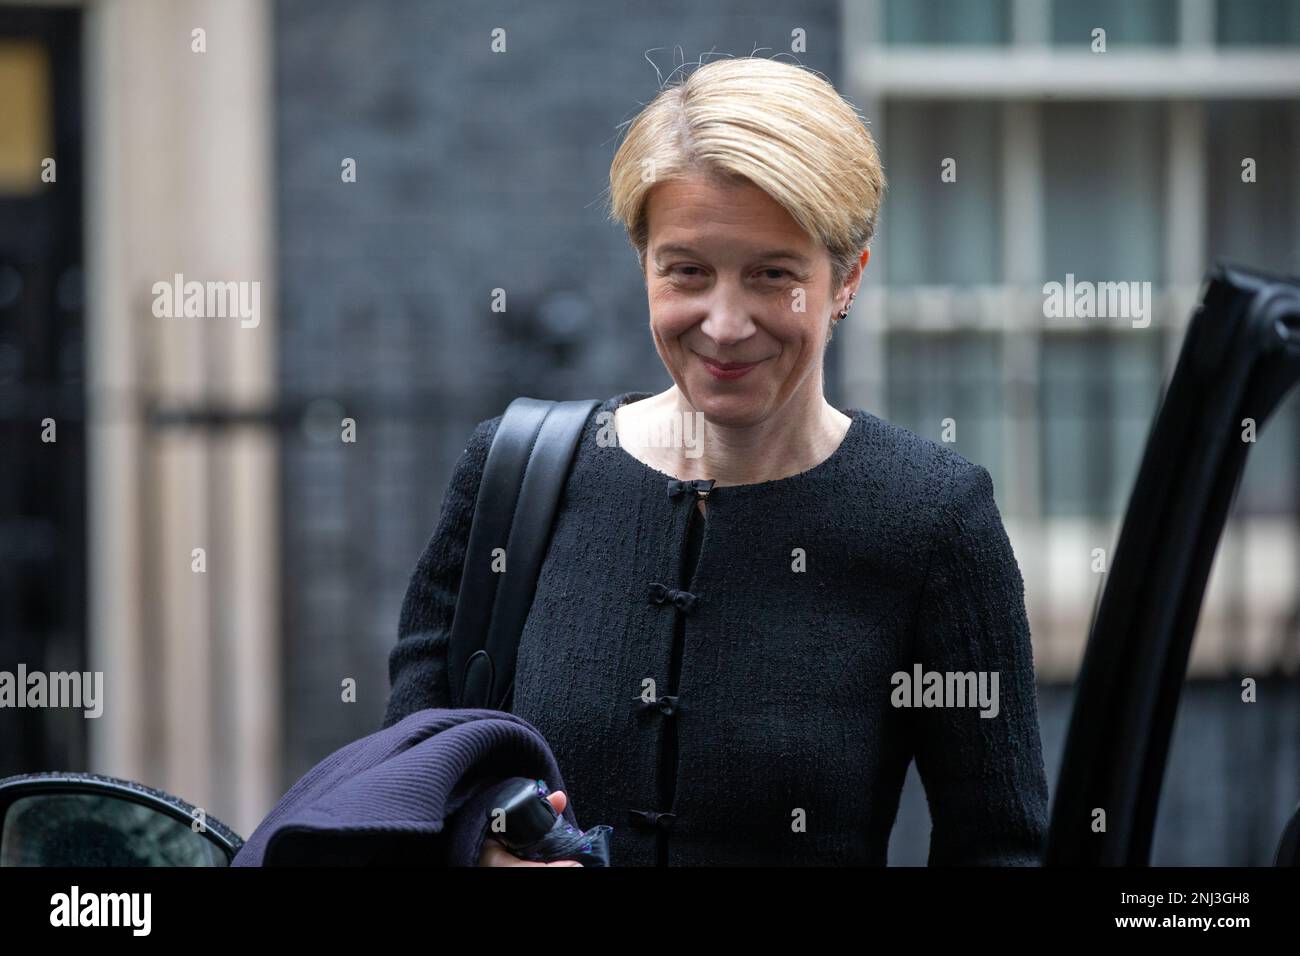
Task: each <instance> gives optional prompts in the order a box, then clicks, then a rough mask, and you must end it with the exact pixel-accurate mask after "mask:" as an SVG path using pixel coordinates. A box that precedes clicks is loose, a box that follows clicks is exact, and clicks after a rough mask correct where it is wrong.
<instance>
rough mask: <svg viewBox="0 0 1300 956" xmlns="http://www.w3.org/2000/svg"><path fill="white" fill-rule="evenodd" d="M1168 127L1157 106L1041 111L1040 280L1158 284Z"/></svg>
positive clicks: (1161, 280)
mask: <svg viewBox="0 0 1300 956" xmlns="http://www.w3.org/2000/svg"><path fill="white" fill-rule="evenodd" d="M1165 126H1166V113H1165V110H1164V107H1163V106H1162V105H1160V104H1156V103H1139V102H1133V103H1056V104H1051V105H1049V106H1047V107H1046V108H1045V109H1044V111H1043V175H1044V179H1045V182H1044V205H1043V215H1044V217H1045V222H1044V223H1043V232H1044V237H1045V250H1044V251H1045V254H1044V257H1043V262H1044V265H1045V268H1046V275H1045V276H1044V281H1056V282H1064V281H1065V276H1066V275H1067V274H1068V273H1073V274H1074V277H1075V280H1076V281H1078V280H1085V279H1086V280H1088V281H1091V282H1116V281H1132V282H1151V283H1152V284H1153V285H1154V286H1156V287H1159V286H1161V285H1163V283H1164V221H1165V179H1166V177H1165V140H1166V135H1167V134H1166V130H1165Z"/></svg>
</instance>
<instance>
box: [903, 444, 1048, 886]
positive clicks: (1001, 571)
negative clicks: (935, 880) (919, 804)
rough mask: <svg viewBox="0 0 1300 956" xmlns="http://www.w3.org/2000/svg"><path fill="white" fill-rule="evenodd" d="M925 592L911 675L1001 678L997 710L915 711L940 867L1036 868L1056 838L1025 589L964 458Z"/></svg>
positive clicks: (980, 473) (986, 481)
mask: <svg viewBox="0 0 1300 956" xmlns="http://www.w3.org/2000/svg"><path fill="white" fill-rule="evenodd" d="M954 468H955V469H956V473H955V475H954V477H953V478H952V482H951V491H950V493H949V494H947V495H946V496H945V499H946V500H945V502H944V504H943V505H942V506H941V507H940V509H939V512H938V513H939V522H938V526H937V528H936V529H935V532H934V538H933V539H932V543H931V545H930V547H931V552H930V556H929V569H928V572H927V574H926V578H925V582H924V584H923V586H922V592H921V599H920V607H919V612H918V616H917V630H916V632H915V636H914V640H915V643H914V645H913V652H914V653H913V657H912V662H911V664H912V666H913V671H914V673H915V666H914V665H915V664H916V663H919V664H920V665H921V668H922V672H923V673H926V672H930V671H937V672H939V673H941V674H944V675H945V677H946V675H947V674H948V673H950V672H962V673H966V672H974V673H975V674H976V676H978V675H980V674H981V673H983V674H985V675H988V676H987V678H986V680H987V683H986V687H988V688H989V689H990V690H991V689H992V687H993V686H994V685H993V683H992V677H991V675H993V674H996V675H997V685H996V687H997V693H996V696H995V697H994V695H992V694H990V695H989V697H990V698H992V699H994V700H996V701H997V707H996V715H994V716H987V717H986V716H981V713H982V712H986V713H990V714H992V713H993V710H994V708H993V707H981V706H979V705H976V706H967V707H954V706H946V707H924V706H922V707H913V708H912V709H911V710H910V711H909V712H908V720H909V722H910V726H911V728H912V742H913V754H914V757H915V760H916V766H917V771H918V772H919V774H920V777H921V781H922V783H923V784H924V786H925V793H926V798H927V800H928V802H929V805H930V820H931V825H932V829H931V834H930V857H929V862H930V865H931V866H936V865H952V864H965V865H971V864H974V865H996V866H1036V865H1038V864H1039V863H1040V862H1041V852H1042V845H1043V841H1044V839H1045V836H1046V830H1047V779H1046V775H1045V773H1044V770H1043V756H1042V741H1041V738H1040V736H1039V728H1038V702H1037V690H1036V688H1035V683H1034V663H1033V650H1032V647H1031V645H1030V639H1029V621H1028V617H1027V615H1026V612H1025V597H1024V583H1023V580H1022V578H1021V574H1020V568H1019V565H1018V564H1017V563H1016V557H1015V554H1014V552H1013V551H1012V548H1011V543H1010V541H1009V539H1008V538H1007V533H1006V530H1005V528H1004V527H1003V524H1002V518H1001V515H1000V514H999V513H998V507H997V504H996V503H995V501H994V497H993V482H992V479H991V478H990V477H989V473H988V471H987V469H985V468H983V467H982V466H980V465H975V464H972V463H970V462H968V461H966V460H965V459H955V460H954Z"/></svg>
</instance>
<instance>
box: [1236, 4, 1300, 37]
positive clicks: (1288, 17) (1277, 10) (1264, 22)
mask: <svg viewBox="0 0 1300 956" xmlns="http://www.w3.org/2000/svg"><path fill="white" fill-rule="evenodd" d="M1217 35H1218V38H1219V42H1220V43H1222V44H1223V45H1224V46H1246V45H1259V46H1265V45H1277V44H1284V43H1297V44H1300V3H1297V2H1296V0H1219V4H1218V34H1217Z"/></svg>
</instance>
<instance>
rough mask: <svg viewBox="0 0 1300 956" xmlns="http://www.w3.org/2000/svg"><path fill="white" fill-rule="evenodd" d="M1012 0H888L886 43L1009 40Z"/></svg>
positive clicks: (989, 41)
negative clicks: (1010, 0)
mask: <svg viewBox="0 0 1300 956" xmlns="http://www.w3.org/2000/svg"><path fill="white" fill-rule="evenodd" d="M1010 22H1011V21H1010V2H1009V0H886V3H885V42H886V43H1006V42H1008V40H1009V39H1010V36H1011V26H1010Z"/></svg>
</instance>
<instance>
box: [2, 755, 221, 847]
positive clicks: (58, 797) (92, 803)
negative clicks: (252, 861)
mask: <svg viewBox="0 0 1300 956" xmlns="http://www.w3.org/2000/svg"><path fill="white" fill-rule="evenodd" d="M243 843H244V841H243V839H241V838H240V836H239V835H238V834H237V833H235V832H234V831H233V830H231V829H230V828H229V827H227V826H226V825H225V824H224V823H222V822H221V821H220V820H217V819H216V818H214V817H211V816H207V815H206V814H204V813H203V812H202V811H201V810H199V809H198V808H197V807H194V806H192V805H191V804H189V803H186V802H185V801H184V800H181V799H180V798H179V797H174V796H172V795H171V794H169V793H164V792H163V791H161V790H154V789H153V788H151V787H146V786H144V785H142V784H138V783H134V782H132V781H130V780H119V779H117V778H116V777H105V776H100V775H99V774H91V773H34V774H22V775H20V776H16V777H7V778H5V779H4V780H0V867H5V866H66V867H100V866H229V865H230V862H231V860H233V859H234V857H235V854H236V853H238V852H239V848H240V847H241V846H243Z"/></svg>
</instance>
